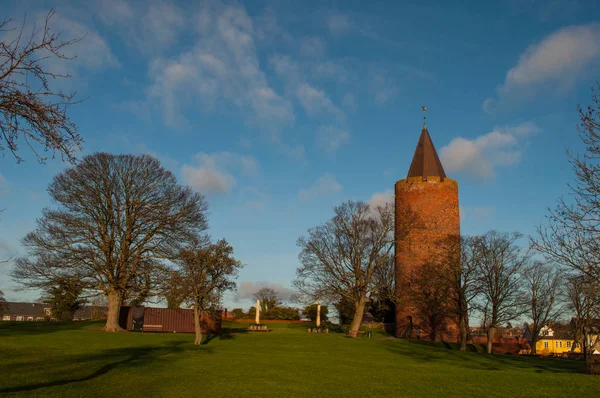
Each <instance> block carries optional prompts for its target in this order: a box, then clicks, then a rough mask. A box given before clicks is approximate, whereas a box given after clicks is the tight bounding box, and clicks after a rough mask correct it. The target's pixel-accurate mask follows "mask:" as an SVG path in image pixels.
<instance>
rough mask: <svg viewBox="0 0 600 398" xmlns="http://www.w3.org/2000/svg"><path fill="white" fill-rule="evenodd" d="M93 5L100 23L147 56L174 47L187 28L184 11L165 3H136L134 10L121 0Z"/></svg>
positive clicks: (131, 4) (111, 0) (104, 1)
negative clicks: (95, 6) (95, 7)
mask: <svg viewBox="0 0 600 398" xmlns="http://www.w3.org/2000/svg"><path fill="white" fill-rule="evenodd" d="M96 4H97V15H98V16H99V18H100V20H101V21H102V22H103V23H104V24H106V25H107V26H109V27H111V29H113V30H115V31H117V32H118V33H119V34H120V35H121V37H122V38H123V40H124V41H125V42H126V43H127V44H129V45H132V46H134V47H136V48H137V49H138V50H139V51H141V52H142V53H143V54H146V55H153V54H156V53H157V52H161V51H163V50H167V49H169V48H173V46H174V45H176V44H177V41H178V38H179V36H180V34H181V32H182V31H183V30H184V29H185V28H186V22H187V18H186V16H185V13H184V11H183V10H182V9H181V8H179V7H177V6H176V5H174V4H171V3H168V2H164V1H150V2H148V3H146V4H145V3H137V4H135V5H136V7H135V8H134V7H133V2H127V1H122V0H101V1H99V2H97V3H96ZM141 4H145V6H140V5H141Z"/></svg>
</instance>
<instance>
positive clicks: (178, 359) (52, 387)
mask: <svg viewBox="0 0 600 398" xmlns="http://www.w3.org/2000/svg"><path fill="white" fill-rule="evenodd" d="M224 326H225V327H226V329H225V332H226V333H225V334H224V335H223V336H221V337H215V338H212V339H210V340H209V341H207V342H206V344H203V345H202V346H200V347H195V346H194V345H193V344H192V343H193V336H192V335H186V334H153V333H104V332H102V331H100V330H99V329H100V328H101V327H102V323H97V322H80V323H73V324H44V323H30V324H28V323H6V322H4V323H0V375H1V377H0V395H11V394H12V395H22V396H35V395H39V396H57V397H65V396H86V397H87V396H104V397H106V396H110V397H124V396H146V397H155V396H198V397H238V396H254V397H269V396H282V397H299V396H333V397H354V396H356V397H375V396H377V397H379V396H381V397H403V396H406V397H415V396H424V397H446V396H462V397H473V396H482V397H483V396H486V397H504V398H506V397H548V396H552V397H559V396H570V397H597V396H600V379H598V378H596V377H592V376H587V375H584V374H582V373H581V372H582V371H583V363H581V362H577V361H568V360H553V359H537V358H524V357H514V356H492V355H485V354H482V353H478V352H467V353H461V352H459V351H456V350H454V349H450V348H448V347H445V346H443V345H441V344H438V345H437V346H432V345H428V344H426V343H423V342H414V341H406V340H396V339H389V338H384V335H383V334H381V333H378V334H375V335H374V336H373V338H371V339H366V338H357V339H350V338H346V337H344V336H343V335H341V334H337V333H330V334H328V335H325V334H309V333H306V331H305V328H304V326H302V325H293V324H289V325H288V324H275V325H270V326H271V327H272V328H274V331H273V332H271V333H243V332H242V331H241V330H237V331H236V329H235V327H244V326H246V325H244V324H238V325H236V324H226V325H224Z"/></svg>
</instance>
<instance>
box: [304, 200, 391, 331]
mask: <svg viewBox="0 0 600 398" xmlns="http://www.w3.org/2000/svg"><path fill="white" fill-rule="evenodd" d="M374 210H375V211H374V212H372V211H371V208H370V207H369V205H368V204H366V203H363V202H353V201H348V202H344V203H342V204H341V205H339V206H336V207H334V212H335V215H334V217H333V218H332V219H331V220H329V221H328V222H326V223H325V224H323V225H320V226H318V227H315V228H311V229H310V230H309V231H308V236H307V237H300V238H299V239H298V246H300V248H301V249H302V251H301V253H300V255H299V259H300V263H301V265H300V267H299V268H298V269H297V271H296V275H297V279H296V280H295V281H294V286H295V287H296V289H297V290H298V292H299V294H300V295H301V296H302V297H306V301H312V302H314V301H316V300H318V299H321V300H325V299H326V300H328V301H330V302H337V301H339V299H340V298H345V299H347V300H349V301H351V302H353V303H354V317H353V320H352V324H351V326H350V335H351V336H356V333H357V332H358V329H359V327H360V323H361V321H362V317H363V314H364V311H365V305H366V303H367V297H368V296H369V293H370V292H371V289H372V283H373V279H372V278H373V275H374V273H375V271H376V270H377V269H378V268H380V267H382V266H384V263H385V262H386V261H387V257H388V256H389V254H390V252H391V250H392V248H393V242H394V236H393V233H394V208H393V206H392V205H391V204H386V205H385V206H378V207H377V208H376V209H374Z"/></svg>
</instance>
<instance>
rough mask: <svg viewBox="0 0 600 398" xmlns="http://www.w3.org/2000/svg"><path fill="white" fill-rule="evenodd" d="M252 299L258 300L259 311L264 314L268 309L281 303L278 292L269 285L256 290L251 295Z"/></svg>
mask: <svg viewBox="0 0 600 398" xmlns="http://www.w3.org/2000/svg"><path fill="white" fill-rule="evenodd" d="M252 297H254V299H256V300H260V312H262V313H263V314H266V312H267V311H268V310H270V309H273V308H275V307H277V306H280V305H281V300H280V299H279V293H277V292H276V291H275V290H273V289H271V288H270V287H263V288H261V289H260V290H259V291H258V292H256V293H254V294H253V295H252Z"/></svg>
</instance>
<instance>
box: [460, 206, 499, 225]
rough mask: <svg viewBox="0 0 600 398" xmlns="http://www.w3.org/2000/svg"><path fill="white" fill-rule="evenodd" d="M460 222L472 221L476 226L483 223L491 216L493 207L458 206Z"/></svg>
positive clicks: (493, 210)
mask: <svg viewBox="0 0 600 398" xmlns="http://www.w3.org/2000/svg"><path fill="white" fill-rule="evenodd" d="M459 210H460V221H461V222H463V221H465V220H467V219H471V218H472V219H474V221H475V222H476V223H477V224H481V223H484V222H485V221H487V220H488V219H489V218H490V217H492V216H493V214H494V212H495V211H496V209H495V208H494V207H477V206H460V209H459Z"/></svg>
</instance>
